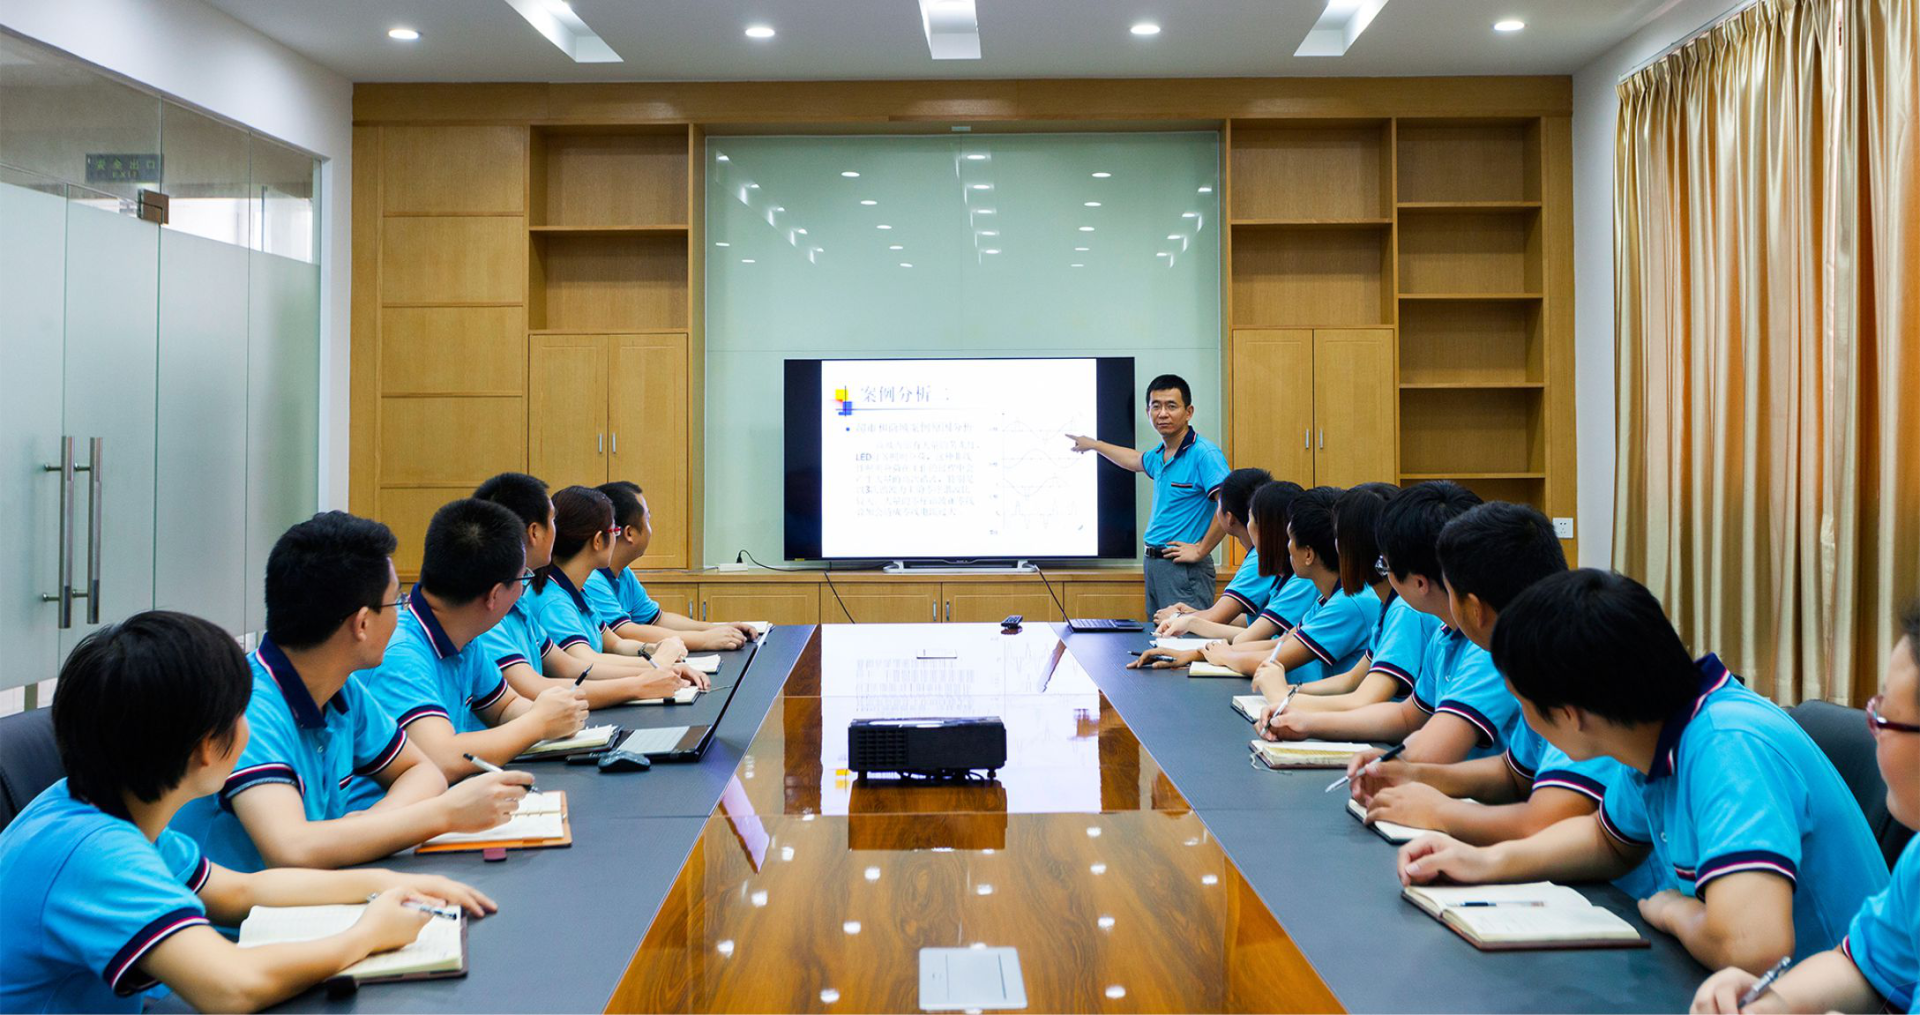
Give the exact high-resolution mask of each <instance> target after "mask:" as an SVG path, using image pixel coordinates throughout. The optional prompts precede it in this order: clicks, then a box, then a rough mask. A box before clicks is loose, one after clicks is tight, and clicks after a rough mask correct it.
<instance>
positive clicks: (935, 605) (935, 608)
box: [927, 602, 940, 620]
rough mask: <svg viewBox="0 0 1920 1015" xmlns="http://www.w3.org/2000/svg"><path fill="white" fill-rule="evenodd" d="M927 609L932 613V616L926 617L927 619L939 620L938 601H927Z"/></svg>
mask: <svg viewBox="0 0 1920 1015" xmlns="http://www.w3.org/2000/svg"><path fill="white" fill-rule="evenodd" d="M927 609H928V612H930V613H932V614H933V616H931V617H928V618H927V619H928V620H939V619H940V604H939V603H938V602H931V603H928V604H927Z"/></svg>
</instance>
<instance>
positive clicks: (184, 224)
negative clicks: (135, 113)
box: [160, 102, 251, 247]
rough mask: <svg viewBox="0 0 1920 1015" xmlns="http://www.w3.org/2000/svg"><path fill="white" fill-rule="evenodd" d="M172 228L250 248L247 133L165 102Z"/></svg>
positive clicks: (164, 140)
mask: <svg viewBox="0 0 1920 1015" xmlns="http://www.w3.org/2000/svg"><path fill="white" fill-rule="evenodd" d="M160 127H161V135H160V136H161V143H162V146H163V147H164V149H165V154H166V167H167V168H166V192H167V197H168V198H169V200H170V202H171V203H170V205H169V206H168V210H167V228H168V229H169V230H176V231H179V232H184V233H192V234H194V235H195V236H204V237H206V238H207V239H210V240H219V241H221V242H222V243H231V244H233V245H235V246H238V247H245V246H246V245H247V236H248V227H249V221H248V215H247V212H248V208H249V202H248V200H247V191H248V187H249V176H250V169H249V167H248V164H247V162H248V157H249V156H248V152H247V149H248V146H249V142H250V140H251V139H250V138H249V137H248V136H247V132H246V131H244V130H241V129H240V128H238V127H233V126H229V125H227V124H224V123H221V122H220V121H218V120H216V119H214V118H213V117H210V116H206V115H203V114H201V113H196V112H194V111H193V110H191V109H187V108H185V107H183V106H178V105H175V104H174V103H171V102H163V103H161V119H160Z"/></svg>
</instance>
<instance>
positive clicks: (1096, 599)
mask: <svg viewBox="0 0 1920 1015" xmlns="http://www.w3.org/2000/svg"><path fill="white" fill-rule="evenodd" d="M1061 598H1063V599H1065V600H1066V602H1067V616H1069V617H1110V618H1113V619H1115V620H1146V619H1148V618H1147V593H1146V586H1145V585H1144V584H1142V579H1140V578H1135V579H1133V580H1132V581H1070V582H1067V583H1066V591H1065V592H1063V593H1062V594H1061Z"/></svg>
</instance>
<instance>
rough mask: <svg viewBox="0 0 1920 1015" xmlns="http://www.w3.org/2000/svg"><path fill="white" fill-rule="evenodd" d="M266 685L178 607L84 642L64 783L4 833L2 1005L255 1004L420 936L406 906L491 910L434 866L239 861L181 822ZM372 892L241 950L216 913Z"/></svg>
mask: <svg viewBox="0 0 1920 1015" xmlns="http://www.w3.org/2000/svg"><path fill="white" fill-rule="evenodd" d="M254 682H255V681H254V677H253V674H252V673H250V672H249V669H248V666H247V661H246V659H245V658H244V657H243V656H242V655H241V654H240V648H239V646H237V645H236V644H234V640H233V638H232V637H231V636H230V635H228V634H227V633H226V632H225V631H222V630H221V629H220V628H218V627H216V626H215V625H213V624H211V623H208V622H207V621H204V620H201V619H199V618H197V617H189V616H187V615H186V614H183V613H164V612H150V613H140V614H135V615H134V616H132V617H129V618H128V619H127V620H125V621H123V622H121V623H119V624H112V625H108V626H106V627H103V628H101V629H100V630H98V631H95V632H94V633H93V634H90V635H88V636H87V637H86V639H85V640H83V641H82V642H81V643H80V644H79V645H78V646H76V647H75V648H74V650H73V654H72V655H70V656H69V657H68V658H67V661H66V664H65V665H64V666H62V667H61V669H60V679H59V685H58V690H56V691H55V692H54V698H53V732H54V740H55V742H56V743H57V744H58V745H59V751H60V763H61V766H62V767H63V768H64V769H65V770H66V773H67V775H66V778H64V779H61V780H60V781H58V782H56V783H54V784H53V785H52V786H49V787H47V789H46V790H45V791H43V792H42V793H41V794H40V795H39V796H37V797H35V798H34V799H33V802H31V803H29V804H28V805H27V806H26V807H25V808H24V809H23V810H21V812H20V813H19V814H18V815H16V816H15V817H14V819H13V821H12V823H10V824H9V825H7V828H6V831H5V832H4V833H0V885H3V886H5V890H4V891H0V926H3V927H5V928H6V931H5V940H6V944H5V947H0V1011H22V1012H24V1011H35V1012H40V1011H45V1012H138V1011H140V1010H142V1009H143V1007H144V1006H145V1004H146V1001H147V997H148V993H149V992H150V991H153V990H154V988H156V987H158V986H160V985H162V984H164V985H165V986H166V987H167V988H170V989H171V990H172V991H173V992H174V993H176V994H178V995H180V997H181V999H182V1000H184V1001H185V1002H186V1003H187V1004H190V1005H192V1006H193V1007H195V1008H197V1009H200V1010H202V1011H253V1010H256V1009H260V1008H264V1007H266V1006H268V1005H271V1004H275V1003H277V1002H279V1001H283V1000H285V999H287V998H289V997H292V996H293V995H294V994H297V993H299V992H300V991H303V990H305V989H307V988H308V987H310V986H312V985H314V984H316V983H319V982H320V981H321V980H324V979H326V978H327V977H329V976H332V975H334V974H335V973H338V972H339V971H340V970H342V969H344V968H346V967H347V966H350V965H352V964H354V963H355V962H358V961H360V960H361V959H364V958H366V957H367V956H368V955H371V954H373V953H375V952H382V951H387V950H390V949H394V948H399V947H401V946H403V945H406V944H408V943H410V942H412V941H413V939H414V938H415V937H416V936H418V934H419V933H420V928H421V927H422V926H423V925H424V924H425V923H426V922H427V921H428V920H429V919H432V917H430V916H429V915H428V914H427V913H425V912H423V911H421V910H420V909H417V908H412V906H410V905H408V904H409V903H411V904H413V905H420V904H428V905H435V906H440V905H447V904H455V905H459V906H461V907H462V908H464V909H466V910H467V911H468V912H469V913H472V914H473V915H475V916H480V915H483V914H485V913H488V912H491V911H492V910H493V909H494V905H493V902H492V900H490V899H488V898H487V897H486V896H484V895H482V894H480V893H479V892H477V891H475V890H473V889H472V888H469V887H467V886H466V885H462V884H460V883H458V882H455V881H450V880H448V879H446V878H442V877H435V876H432V875H419V874H414V875H407V874H396V873H394V872H392V871H386V870H373V869H365V870H352V871H314V870H292V869H280V870H269V871H261V872H259V873H240V872H237V871H232V870H228V869H227V868H225V867H223V866H220V865H218V864H215V863H212V862H209V861H208V860H207V859H206V857H204V856H203V855H202V854H201V852H200V849H199V848H198V847H197V846H195V845H194V842H193V840H192V839H189V838H188V837H186V836H184V835H181V834H180V833H179V832H176V831H173V830H172V829H169V828H168V827H167V825H168V822H169V821H171V820H172V818H173V816H174V814H176V813H177V812H178V811H179V810H180V808H181V806H182V805H184V804H186V803H187V802H189V801H192V800H195V799H197V798H200V797H204V796H207V795H208V794H211V793H216V792H218V791H219V790H220V788H221V787H222V786H223V785H225V784H226V782H227V777H228V776H229V774H231V773H232V771H233V766H234V762H235V761H236V760H238V758H239V757H240V754H241V752H242V751H244V750H245V749H246V746H247V735H248V731H247V721H246V718H245V714H246V709H247V701H248V698H249V696H250V694H251V693H252V687H253V684H254ZM375 894H377V895H378V898H377V899H375V900H374V902H373V903H372V904H371V905H369V906H367V908H366V910H365V912H363V913H362V914H361V916H360V918H359V920H358V921H356V922H355V923H354V924H353V926H352V927H350V928H348V929H347V930H345V931H343V932H341V933H338V934H334V935H331V936H328V937H324V938H320V939H318V940H315V941H308V942H304V943H301V944H281V945H272V946H269V947H261V948H241V947H239V946H237V945H235V944H234V943H233V942H232V941H229V940H228V939H227V938H225V937H223V936H222V935H221V934H220V933H219V932H217V931H215V930H214V929H213V927H212V926H210V924H213V923H219V924H225V925H237V924H238V923H239V922H240V921H241V920H242V919H244V918H245V917H246V916H247V913H248V911H249V910H251V909H252V908H253V907H254V906H310V905H329V904H350V903H363V902H366V901H367V897H368V896H369V895H375Z"/></svg>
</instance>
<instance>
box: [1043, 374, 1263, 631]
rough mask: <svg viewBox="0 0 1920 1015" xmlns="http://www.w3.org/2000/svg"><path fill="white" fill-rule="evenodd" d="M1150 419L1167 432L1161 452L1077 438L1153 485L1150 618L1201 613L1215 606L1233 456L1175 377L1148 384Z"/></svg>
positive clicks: (1083, 448) (1077, 444) (1083, 447)
mask: <svg viewBox="0 0 1920 1015" xmlns="http://www.w3.org/2000/svg"><path fill="white" fill-rule="evenodd" d="M1147 419H1148V420H1149V421H1150V422H1152V423H1153V430H1154V432H1155V433H1157V434H1159V435H1160V447H1158V448H1155V449H1153V450H1152V451H1147V452H1140V451H1135V450H1133V449H1132V448H1123V447H1121V446H1119V445H1118V444H1109V443H1107V442H1106V441H1101V440H1095V439H1093V438H1092V437H1081V436H1075V435H1072V434H1069V435H1068V436H1069V437H1070V438H1072V440H1073V450H1075V451H1077V452H1087V451H1097V452H1099V453H1100V457H1102V458H1105V459H1106V460H1107V461H1109V462H1112V463H1113V464H1115V465H1118V466H1119V467H1121V468H1123V469H1126V470H1128V471H1130V472H1144V473H1146V475H1147V478H1148V479H1151V480H1153V508H1152V510H1151V512H1150V513H1149V514H1148V515H1147V531H1146V536H1145V539H1146V544H1147V545H1146V558H1145V564H1144V566H1145V569H1146V585H1147V614H1146V615H1147V616H1149V617H1151V616H1154V615H1155V614H1157V613H1159V612H1160V610H1161V609H1162V608H1163V607H1167V606H1171V605H1173V604H1174V603H1186V604H1187V605H1189V606H1191V607H1193V608H1195V609H1200V608H1202V607H1204V606H1205V605H1206V604H1208V603H1211V602H1213V598H1214V597H1213V574H1214V572H1213V557H1212V556H1211V554H1212V553H1213V548H1214V547H1215V546H1217V545H1219V543H1220V540H1221V538H1222V537H1224V536H1225V535H1226V530H1224V529H1222V528H1221V527H1220V521H1219V519H1217V518H1215V517H1214V512H1213V502H1212V501H1211V500H1210V499H1209V498H1210V496H1211V495H1212V494H1213V492H1214V488H1215V487H1218V486H1219V485H1220V483H1221V482H1223V481H1224V480H1225V479H1226V478H1227V471H1228V470H1227V456H1226V455H1224V454H1222V453H1221V452H1220V448H1219V447H1218V446H1217V445H1215V444H1214V443H1213V442H1212V441H1210V440H1207V439H1206V438H1204V437H1201V436H1200V433H1199V431H1197V430H1195V429H1193V425H1192V424H1193V390H1192V389H1191V388H1189V387H1188V386H1187V382H1186V381H1184V380H1182V379H1180V378H1179V377H1177V376H1175V375H1173V374H1161V375H1160V376H1158V377H1155V378H1154V379H1153V380H1152V381H1150V382H1148V384H1147Z"/></svg>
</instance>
